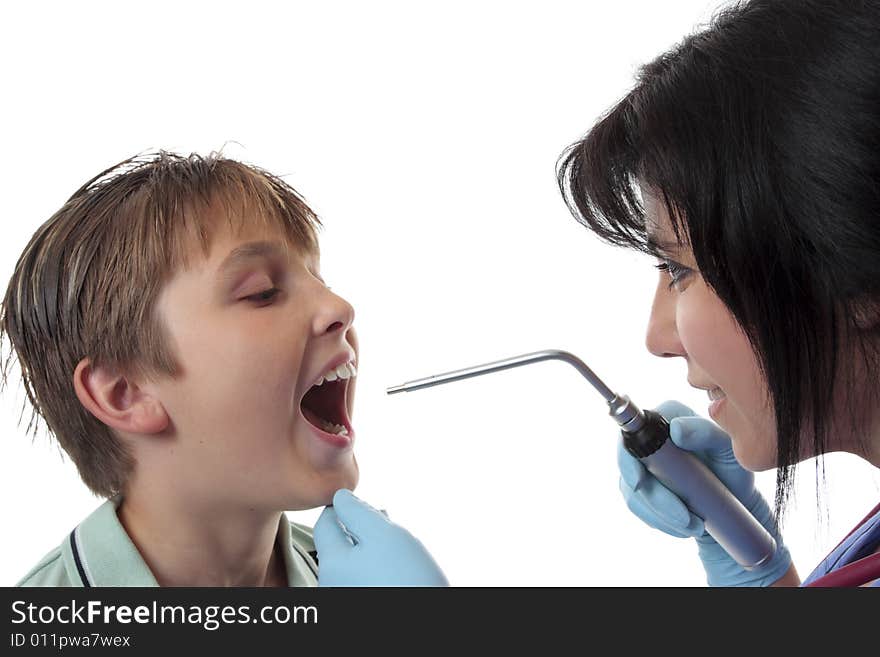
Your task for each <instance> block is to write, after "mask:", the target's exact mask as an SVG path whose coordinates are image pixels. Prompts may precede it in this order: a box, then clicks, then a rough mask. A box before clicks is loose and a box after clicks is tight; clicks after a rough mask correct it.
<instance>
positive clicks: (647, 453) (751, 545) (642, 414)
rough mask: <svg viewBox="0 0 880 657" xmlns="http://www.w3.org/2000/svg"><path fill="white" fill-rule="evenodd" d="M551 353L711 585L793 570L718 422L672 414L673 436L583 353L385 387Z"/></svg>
mask: <svg viewBox="0 0 880 657" xmlns="http://www.w3.org/2000/svg"><path fill="white" fill-rule="evenodd" d="M545 360H562V361H564V362H567V363H568V364H569V365H572V366H573V367H574V368H575V369H577V370H578V371H579V372H580V373H581V375H583V376H584V378H586V379H587V380H588V381H589V382H590V384H591V385H592V386H593V387H594V388H595V389H596V390H597V391H599V393H600V394H601V395H602V396H603V397H604V398H605V400H606V402H608V406H609V409H610V414H611V416H612V417H613V418H614V420H615V421H616V422H617V424H618V425H619V426H620V427H621V436H622V440H621V450H622V452H621V455H620V456H619V459H618V461H619V463H621V464H622V465H621V473H622V475H623V483H622V485H621V489H622V490H623V492H624V496H625V497H626V499H627V504H628V505H629V507H630V509H632V510H633V512H634V513H636V515H638V516H639V517H640V518H642V519H643V520H645V522H647V523H648V524H649V525H651V526H653V527H657V528H658V529H661V530H662V531H665V532H667V533H670V534H673V535H676V536H695V537H696V538H697V542H698V544H699V546H700V549H699V552H700V557H701V559H702V560H703V564H704V567H705V568H706V572H707V574H708V577H709V583H710V584H713V585H768V584H770V583H772V582H773V581H776V579H778V577H777V575H778V576H780V577H781V576H782V575H783V574H784V573H785V572H786V571H787V570H788V567H789V565H790V564H791V557H790V556H789V554H788V550H787V549H785V547H784V546H783V545H782V541H781V538H780V537H779V536H778V533H777V532H776V531H775V523H774V521H773V517H772V514H771V513H770V510H769V507H767V504H766V502H764V500H763V498H762V497H761V495H760V493H758V492H757V490H755V488H754V477H753V476H752V475H751V474H750V473H748V472H746V471H745V470H744V469H743V468H742V467H741V466H739V464H738V463H736V459H735V458H733V452H732V450H731V449H730V439H729V438H728V437H727V435H726V434H724V432H723V431H722V430H721V429H720V428H718V427H717V426H716V425H714V424H713V423H711V422H709V421H708V420H703V419H702V418H696V417H689V418H682V419H680V420H676V419H673V423H674V424H675V434H674V435H675V439H673V438H672V434H671V426H670V423H669V422H668V421H667V419H666V418H664V416H663V414H662V412H661V413H657V412H655V411H642V410H641V409H639V408H638V407H637V406H636V405H635V404H634V403H633V402H632V401H631V400H630V399H629V397H627V396H625V395H622V396H621V395H617V394H616V393H614V392H612V391H611V389H610V388H608V386H606V385H605V384H604V383H603V382H602V381H601V380H600V379H599V378H598V377H597V376H596V375H595V374H594V373H593V371H592V370H591V369H590V368H589V367H587V365H586V364H585V363H584V362H583V361H582V360H580V359H579V358H577V357H576V356H574V355H572V354H570V353H568V352H566V351H560V350H555V349H551V350H545V351H539V352H534V353H530V354H524V355H522V356H515V357H513V358H508V359H505V360H501V361H495V362H492V363H486V364H484V365H477V366H475V367H470V368H466V369H463V370H456V371H453V372H447V373H445V374H438V375H435V376H430V377H426V378H424V379H418V380H416V381H409V382H407V383H404V384H401V385H399V386H393V387H391V388H389V389H388V390H387V392H388V394H394V393H399V392H410V391H413V390H420V389H422V388H427V387H430V386H434V385H439V384H442V383H450V382H452V381H459V380H462V379H466V378H471V377H474V376H480V375H483V374H488V373H490V372H498V371H501V370H505V369H510V368H512V367H519V366H521V365H529V364H532V363H537V362H541V361H545ZM661 410H665V411H666V412H667V413H669V415H670V417H672V416H674V415H691V416H692V415H693V413H692V411H690V409H688V408H687V407H685V406H683V405H681V404H677V403H676V402H670V403H669V404H668V405H667V406H665V407H661ZM692 451H693V452H694V453H691V452H692ZM729 486H731V487H732V488H733V489H732V490H730V489H729V488H728V487H729ZM744 503H745V504H744ZM774 534H775V536H774ZM774 578H775V579H774Z"/></svg>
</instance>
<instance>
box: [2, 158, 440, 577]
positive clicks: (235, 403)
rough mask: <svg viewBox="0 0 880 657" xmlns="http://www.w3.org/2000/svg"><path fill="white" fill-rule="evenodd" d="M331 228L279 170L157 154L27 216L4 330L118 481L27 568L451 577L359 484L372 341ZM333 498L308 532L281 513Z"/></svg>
mask: <svg viewBox="0 0 880 657" xmlns="http://www.w3.org/2000/svg"><path fill="white" fill-rule="evenodd" d="M319 226H320V222H319V220H318V218H317V217H316V216H315V214H314V213H313V212H312V211H311V209H310V208H309V207H308V206H307V205H306V204H305V202H304V201H303V199H302V198H301V197H300V196H299V195H298V193H297V192H296V191H295V190H294V189H292V188H291V187H290V186H288V185H287V184H286V183H285V182H283V181H282V180H280V179H279V178H277V177H275V176H273V175H272V174H269V173H267V172H265V171H263V170H261V169H258V168H256V167H252V166H247V165H244V164H242V163H239V162H235V161H233V160H229V159H226V158H223V157H220V156H218V155H215V154H212V155H210V156H208V157H199V156H197V155H191V156H189V157H182V156H179V155H175V154H171V153H166V152H161V153H158V154H155V155H150V156H144V157H135V158H131V159H129V160H126V161H124V162H122V163H120V164H118V165H116V166H114V167H111V168H110V169H107V170H106V171H104V172H102V173H101V174H99V175H98V176H96V177H95V178H93V179H92V180H90V181H89V182H87V183H86V184H85V185H83V187H81V188H80V189H79V190H78V191H77V192H76V193H75V194H74V195H73V196H72V197H71V198H70V199H69V200H68V201H67V202H66V203H65V204H64V206H63V207H62V208H61V209H60V210H59V211H58V212H56V213H55V215H53V216H52V218H50V219H49V221H47V222H46V223H45V224H44V225H43V226H41V227H40V229H39V230H38V231H37V232H36V233H35V234H34V236H33V238H32V239H31V242H30V243H29V244H28V246H27V247H26V249H25V251H24V253H23V254H22V256H21V258H20V259H19V262H18V264H17V266H16V269H15V273H14V274H13V276H12V279H11V281H10V283H9V287H8V289H7V292H6V296H5V299H4V301H3V312H2V322H0V330H2V332H5V333H6V335H7V336H8V337H9V339H10V342H11V344H12V348H13V350H14V351H15V353H16V355H17V357H18V360H19V362H20V363H21V367H22V375H23V381H24V385H25V390H26V393H27V397H28V400H29V401H30V403H31V404H32V406H33V409H34V412H35V413H36V414H37V415H39V416H40V417H41V418H42V419H43V420H45V422H46V424H47V425H48V428H49V430H50V432H51V433H52V434H54V436H55V437H56V439H57V440H58V442H59V444H60V445H61V447H62V448H63V449H64V450H65V451H66V452H67V453H68V455H69V456H70V458H71V460H72V461H73V462H74V463H75V465H76V466H77V468H78V470H79V473H80V476H81V477H82V479H83V481H84V483H85V484H86V485H87V486H88V487H89V488H90V489H91V490H92V491H93V492H94V493H96V494H98V495H100V496H103V497H106V498H108V499H107V502H105V503H104V504H103V505H102V506H101V507H99V508H98V509H97V510H96V511H95V512H94V513H93V514H92V515H91V516H89V517H88V518H87V519H86V520H85V521H83V522H82V523H81V524H80V525H79V526H78V527H77V528H75V529H74V530H73V531H72V532H71V533H70V534H69V535H68V536H67V537H66V538H65V539H64V541H63V542H62V544H61V545H60V546H59V547H58V548H56V549H55V550H53V551H52V552H50V553H49V554H48V555H47V556H46V557H45V558H44V559H43V560H41V561H40V562H39V563H38V564H37V565H36V566H35V567H34V568H33V569H32V570H31V572H30V573H28V574H27V575H26V576H25V577H24V578H23V579H22V580H21V582H19V584H20V585H24V586H156V585H161V586H309V585H315V584H317V583H318V580H319V579H320V583H321V584H329V585H359V584H367V585H383V584H445V579H444V578H443V575H442V573H441V572H440V571H439V568H437V566H436V564H434V562H433V560H432V559H431V558H430V555H428V553H427V552H426V551H425V550H424V548H423V547H422V546H421V544H420V543H419V542H418V541H417V540H416V539H415V538H414V537H412V535H410V534H409V533H408V532H406V531H405V530H403V529H402V528H400V527H398V526H397V525H394V524H393V523H391V522H389V521H388V520H387V519H386V518H385V516H383V515H382V514H379V513H378V512H376V511H375V510H373V509H372V508H371V507H369V506H368V505H366V504H364V503H362V502H360V501H359V500H357V499H356V498H354V497H353V496H351V494H350V493H349V492H348V490H347V489H353V488H354V487H355V485H356V484H357V480H358V466H357V462H356V460H355V457H354V453H353V449H352V448H353V443H354V439H355V433H354V429H353V428H352V425H351V419H350V418H351V412H352V402H353V398H354V384H355V380H356V378H355V377H356V375H357V358H358V345H357V339H356V337H355V332H354V329H353V327H352V323H353V320H354V310H353V309H352V307H351V306H350V305H349V304H348V303H347V302H346V301H345V300H343V299H342V298H340V297H339V296H337V295H335V294H333V293H332V292H331V291H330V289H329V288H327V287H326V286H325V284H324V281H323V280H322V279H321V276H320V271H319V256H318V241H317V236H316V230H317V228H318V227H319ZM7 365H8V359H7ZM5 373H6V372H4V374H5ZM337 491H338V492H337ZM331 501H332V502H333V503H334V507H333V508H331V507H328V509H326V510H325V512H324V513H323V514H322V516H321V518H320V519H319V522H318V525H316V527H318V529H316V536H315V537H314V540H313V536H312V532H311V530H309V529H308V528H307V527H303V526H300V525H297V524H292V523H289V522H288V520H287V519H286V517H285V516H284V513H283V511H284V510H285V509H306V508H313V507H316V506H319V505H326V504H329V503H331ZM337 516H338V517H337ZM340 521H341V523H342V524H344V525H346V528H347V531H343V528H342V527H341V526H340ZM349 536H351V537H352V538H351V539H349ZM316 543H317V547H318V550H316ZM322 544H323V545H322ZM319 551H320V562H321V570H320V575H319V571H318V554H317V553H318V552H319Z"/></svg>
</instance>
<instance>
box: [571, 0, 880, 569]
mask: <svg viewBox="0 0 880 657" xmlns="http://www.w3.org/2000/svg"><path fill="white" fill-rule="evenodd" d="M558 173H559V183H560V188H561V189H562V192H563V194H564V195H565V198H566V202H567V203H568V205H569V207H570V209H571V210H572V212H573V213H574V214H575V216H576V218H577V219H578V220H579V221H580V222H581V223H583V224H584V225H586V226H587V227H588V228H590V229H591V230H593V231H594V232H595V233H596V234H597V235H599V236H600V237H601V238H602V239H604V240H606V241H608V242H611V243H613V244H618V245H624V246H628V247H631V248H635V249H638V250H640V251H642V252H645V253H648V254H651V255H653V256H655V257H656V258H658V259H659V264H658V265H657V267H658V269H660V281H659V282H658V286H657V290H656V293H655V298H654V304H653V308H652V313H651V318H650V321H649V327H648V336H647V346H648V349H649V350H650V351H651V352H652V353H653V354H655V355H657V356H663V357H669V356H680V357H682V358H684V359H685V361H686V362H687V365H688V382H689V383H690V384H691V385H693V386H695V387H698V388H703V389H705V390H707V392H708V395H709V398H710V400H712V403H711V406H710V408H709V415H710V416H711V417H712V419H714V420H715V421H716V422H717V426H716V425H715V424H713V423H711V422H709V421H708V420H704V419H702V418H697V417H693V415H694V414H693V412H691V411H690V409H687V408H685V407H683V406H681V405H680V404H676V403H667V404H665V405H664V406H662V407H661V408H660V409H659V410H660V411H661V413H663V414H664V415H665V416H666V417H667V418H668V419H670V420H671V423H670V424H671V434H672V439H673V440H674V441H675V442H676V444H678V445H679V446H680V447H683V448H685V449H689V450H691V451H693V452H695V453H696V454H697V455H698V456H699V457H700V458H701V459H703V460H704V461H705V462H707V464H708V465H709V466H710V467H711V468H712V469H713V470H714V471H715V472H716V474H718V475H719V477H720V478H721V480H722V481H723V482H724V483H725V484H726V485H727V486H728V487H729V488H730V489H731V490H732V491H733V492H734V494H735V495H737V497H739V499H740V500H741V501H742V502H743V503H744V504H745V505H746V507H747V508H749V510H750V511H752V513H753V514H754V515H755V516H756V517H757V518H758V519H759V520H760V521H761V522H762V524H763V525H764V526H765V527H766V528H767V529H768V530H769V531H771V533H773V534H774V536H775V537H776V539H777V543H778V545H779V549H778V550H777V552H776V553H775V555H774V557H773V558H772V559H771V560H770V562H769V563H767V564H764V565H763V566H761V567H758V568H755V569H753V570H750V571H746V570H744V569H742V568H740V567H739V566H738V565H737V564H736V563H735V562H733V560H732V559H731V558H730V557H729V556H727V554H726V553H725V552H724V551H723V550H721V549H720V547H719V546H718V545H717V544H716V543H715V541H714V540H713V539H712V538H711V536H709V535H708V534H707V533H706V532H705V531H704V528H703V522H702V520H701V519H700V518H697V517H696V516H694V515H693V514H691V513H690V512H689V511H688V510H687V509H686V507H685V506H684V505H683V503H682V502H681V500H679V499H678V498H677V497H676V496H675V495H674V494H672V493H671V492H670V491H669V490H667V489H666V488H664V487H663V486H662V485H661V484H659V482H657V481H656V479H654V478H653V476H652V475H651V474H650V473H648V472H647V471H646V470H645V469H644V467H643V466H642V465H641V464H640V462H639V461H637V460H636V459H634V458H633V457H632V456H630V455H629V454H628V453H626V452H625V451H623V450H622V449H621V450H620V451H619V464H620V469H621V490H622V492H623V494H624V497H625V498H626V500H627V503H628V506H629V507H630V509H631V510H632V511H633V512H634V513H636V515H638V516H639V517H640V518H642V519H643V520H644V521H645V522H647V523H648V524H649V525H652V526H654V527H656V528H659V529H661V530H663V531H666V532H667V533H670V534H673V535H678V536H694V537H696V539H697V542H698V543H699V554H700V557H701V559H702V560H703V565H704V567H705V569H706V572H707V576H708V581H709V583H710V584H713V585H715V584H719V585H764V586H766V585H773V584H775V585H796V584H798V583H800V579H799V576H798V574H797V573H796V572H795V569H794V567H793V566H792V564H791V557H790V556H789V553H788V550H787V549H786V548H785V547H784V545H783V542H782V539H781V536H780V534H779V532H778V527H777V524H776V520H775V518H776V517H781V516H782V514H783V513H784V509H785V505H786V502H787V501H788V499H789V496H790V492H791V487H792V477H793V474H794V469H795V466H796V464H797V463H799V462H800V461H803V460H805V459H808V458H811V457H813V456H817V455H822V454H824V453H828V452H832V451H847V452H851V453H854V454H857V455H859V456H861V457H862V458H864V459H866V460H868V461H869V462H870V463H871V464H873V465H874V466H877V467H880V404H878V399H877V397H878V389H880V379H878V376H877V373H878V372H880V369H878V353H880V349H878V345H880V342H878V338H880V303H878V299H880V3H878V2H875V1H865V2H855V1H844V0H833V1H829V0H821V1H814V0H752V1H750V2H745V3H739V4H736V5H734V6H731V7H729V8H727V9H725V10H724V11H722V12H721V13H719V14H718V15H717V16H716V18H715V19H714V20H713V22H712V24H711V25H710V26H709V27H708V28H707V29H705V30H704V31H702V32H699V33H697V34H694V35H691V36H689V37H688V38H686V39H685V40H684V41H683V42H682V43H681V44H679V45H678V46H676V47H675V48H673V49H672V50H670V51H669V52H667V53H664V54H662V55H661V56H659V57H658V58H657V59H655V60H654V61H653V62H651V63H650V64H648V65H646V66H644V67H643V68H642V69H641V71H640V73H639V76H638V80H637V84H636V86H635V87H634V88H633V90H632V91H631V92H630V93H629V94H628V95H627V96H626V97H625V98H624V99H623V100H621V101H620V102H619V103H618V104H617V105H616V106H615V107H614V108H612V109H611V111H610V112H608V113H607V114H606V115H605V117H604V118H603V119H602V120H600V121H599V122H598V123H597V124H596V125H595V126H594V127H593V128H592V130H591V131H590V132H589V133H588V134H587V135H586V137H584V139H583V140H581V141H580V142H578V143H576V144H574V145H573V146H572V147H570V148H569V149H568V150H567V151H566V153H565V154H564V155H563V157H562V159H561V161H560V166H559V172H558ZM719 426H720V427H721V428H722V429H724V431H721V430H719V429H718V427H719ZM773 467H776V468H778V470H777V480H776V499H775V514H774V513H772V512H771V510H770V508H769V505H768V504H767V503H766V502H765V501H764V500H763V498H762V497H761V495H760V494H759V493H758V492H757V490H756V489H755V487H754V483H753V480H754V477H753V475H752V474H751V473H752V472H754V471H761V470H767V469H769V468H773ZM873 502H876V500H874V501H873ZM873 502H869V501H866V509H865V511H866V512H867V511H869V509H870V506H871V503H873ZM878 544H880V506H878V507H875V508H874V509H873V511H870V513H869V514H868V518H867V519H866V521H865V522H863V523H862V524H861V525H860V526H859V527H858V528H857V529H856V530H854V532H853V533H852V534H851V535H850V536H848V537H847V538H846V539H845V540H844V541H843V542H842V544H841V545H840V546H839V547H838V549H836V550H835V551H834V552H833V553H832V554H831V555H829V558H828V559H826V560H825V561H823V563H822V564H820V565H819V567H817V569H816V570H815V571H814V572H813V574H811V575H810V576H809V577H808V578H807V579H806V580H805V583H812V582H816V583H817V584H828V585H831V584H833V583H844V584H864V583H871V582H873V584H874V585H877V584H878V583H880V580H878V579H877V578H880V572H877V571H880V560H878V558H880V553H878ZM872 555H874V556H872ZM848 564H853V565H848ZM832 571H833V573H834V574H832V575H830V576H829V577H828V578H827V579H821V580H820V579H819V578H820V577H822V576H823V575H826V573H829V572H832Z"/></svg>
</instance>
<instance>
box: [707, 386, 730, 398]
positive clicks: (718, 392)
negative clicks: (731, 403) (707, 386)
mask: <svg viewBox="0 0 880 657" xmlns="http://www.w3.org/2000/svg"><path fill="white" fill-rule="evenodd" d="M726 396H727V395H725V394H724V391H723V390H722V389H721V388H712V389H711V390H710V391H709V399H710V400H711V401H717V400H719V399H723V398H724V397H726Z"/></svg>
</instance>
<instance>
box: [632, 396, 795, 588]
mask: <svg viewBox="0 0 880 657" xmlns="http://www.w3.org/2000/svg"><path fill="white" fill-rule="evenodd" d="M655 410H656V411H657V412H658V413H660V414H661V415H662V416H663V417H664V418H666V419H667V420H668V421H669V429H670V439H671V440H672V442H673V443H675V444H676V445H677V446H678V447H680V448H681V449H685V450H687V451H689V452H691V453H693V454H694V455H695V456H696V457H697V458H699V459H700V460H701V461H702V462H703V463H705V464H706V465H707V466H708V467H709V469H710V470H712V472H714V473H715V475H716V476H717V477H718V478H719V479H720V480H721V482H722V483H723V484H724V485H725V486H727V488H728V489H729V490H730V491H731V492H732V493H733V494H734V495H735V496H736V497H737V499H739V501H740V502H742V503H743V505H744V506H745V507H746V509H748V510H749V512H750V513H751V514H752V515H753V516H755V518H756V519H757V520H758V521H759V522H760V523H761V524H762V525H763V526H764V528H765V529H767V531H769V532H770V534H771V535H772V536H773V538H774V539H776V545H777V549H776V552H775V554H774V555H773V557H772V558H771V559H770V561H769V562H767V563H766V564H764V565H762V566H759V567H757V568H753V569H752V570H745V569H744V568H743V567H742V566H740V565H739V564H738V563H736V561H734V560H733V558H732V557H731V556H730V555H728V554H727V552H725V551H724V549H723V548H722V547H721V546H720V545H718V543H717V542H716V541H715V539H713V538H712V537H711V536H710V535H709V534H708V533H707V532H706V530H705V527H704V526H703V520H702V519H701V518H699V517H697V516H696V515H694V514H693V513H691V512H690V510H689V509H688V508H687V506H685V504H684V502H682V500H681V499H680V498H679V497H678V496H677V495H676V494H675V493H673V492H672V491H670V490H669V489H668V488H666V487H665V486H664V485H663V484H661V483H660V482H659V481H658V480H657V479H656V478H655V477H654V475H652V474H651V473H650V472H648V470H647V469H646V468H645V466H644V465H643V464H642V463H641V461H639V460H638V459H637V458H636V457H634V456H632V455H631V454H630V453H629V452H627V451H626V449H625V448H624V447H623V440H622V439H621V440H619V441H618V444H617V463H618V467H619V468H620V491H621V493H623V497H624V499H625V500H626V505H627V506H628V507H629V509H630V511H632V512H633V513H634V514H635V515H636V516H638V517H639V518H640V519H641V520H642V521H644V522H645V523H647V524H648V525H650V526H651V527H654V528H655V529H659V530H660V531H662V532H665V533H667V534H670V535H672V536H678V537H681V538H685V537H689V536H692V537H694V538H696V540H697V545H698V546H699V549H698V553H699V556H700V560H701V561H702V562H703V568H704V569H705V571H706V575H707V579H708V582H709V585H710V586H769V585H770V584H772V583H774V582H775V581H777V580H778V579H779V578H780V577H782V576H783V575H784V574H785V573H786V572H787V571H788V569H789V567H790V566H791V555H790V554H789V551H788V548H786V547H785V545H784V544H783V542H782V536H781V535H780V534H779V532H778V530H777V529H776V524H775V522H774V518H773V513H772V512H771V510H770V507H769V506H768V504H767V502H766V500H764V498H763V496H762V495H761V493H760V492H759V491H758V490H757V489H756V488H755V475H754V474H753V473H751V472H749V471H748V470H746V469H745V468H743V467H742V466H741V465H740V464H739V463H738V462H737V460H736V457H735V456H734V454H733V448H732V447H731V442H730V437H729V436H728V435H727V434H726V433H725V432H724V431H723V430H722V429H721V428H720V427H718V425H716V424H715V423H714V422H711V421H709V420H706V419H704V418H702V417H698V416H696V414H695V413H694V412H693V411H692V410H691V409H689V408H688V407H687V406H685V405H684V404H680V403H678V402H676V401H667V402H663V403H662V404H660V406H658V407H657V408H656V409H655Z"/></svg>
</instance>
